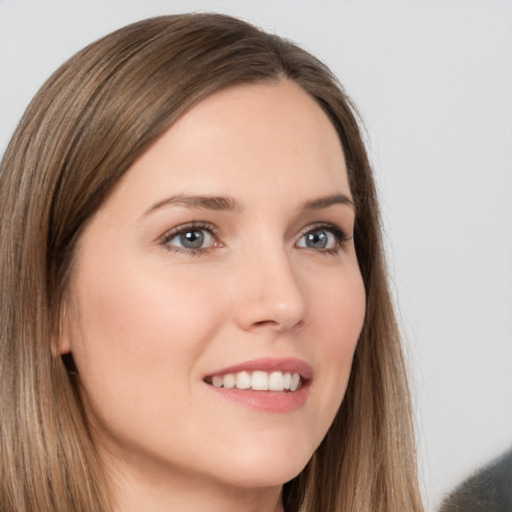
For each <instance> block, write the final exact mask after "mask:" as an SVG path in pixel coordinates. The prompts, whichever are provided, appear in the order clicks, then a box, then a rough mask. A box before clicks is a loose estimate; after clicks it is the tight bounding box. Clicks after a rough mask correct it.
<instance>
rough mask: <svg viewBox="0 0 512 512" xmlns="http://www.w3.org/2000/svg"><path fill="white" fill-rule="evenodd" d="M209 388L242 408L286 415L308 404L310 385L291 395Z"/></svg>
mask: <svg viewBox="0 0 512 512" xmlns="http://www.w3.org/2000/svg"><path fill="white" fill-rule="evenodd" d="M207 385H208V387H209V388H210V389H211V390H212V391H213V392H215V393H218V394H219V395H220V396H222V397H224V398H226V399H227V400H231V401H233V402H235V403H238V404H240V405H242V406H245V407H248V408H250V409H255V410H258V411H266V412H275V413H285V412H292V411H295V410H297V409H299V408H300V407H302V406H303V405H304V404H305V403H306V399H307V397H308V394H309V387H310V383H309V382H308V383H307V384H304V385H302V386H301V387H300V388H299V389H297V391H292V392H289V393H284V392H279V391H252V390H248V389H236V388H233V389H227V388H217V387H215V386H212V385H210V384H207Z"/></svg>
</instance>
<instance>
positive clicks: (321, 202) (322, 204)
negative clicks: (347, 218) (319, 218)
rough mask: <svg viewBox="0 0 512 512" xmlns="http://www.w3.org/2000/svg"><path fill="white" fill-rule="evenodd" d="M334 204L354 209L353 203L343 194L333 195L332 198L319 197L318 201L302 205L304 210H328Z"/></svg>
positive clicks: (314, 200)
mask: <svg viewBox="0 0 512 512" xmlns="http://www.w3.org/2000/svg"><path fill="white" fill-rule="evenodd" d="M334 204H345V205H347V206H350V207H351V208H353V209H354V210H355V208H356V205H355V204H354V201H353V200H352V199H350V197H348V196H346V195H345V194H334V195H332V196H326V197H320V198H318V199H313V200H311V201H307V202H306V203H305V204H304V210H322V209H323V208H328V207H329V206H332V205H334Z"/></svg>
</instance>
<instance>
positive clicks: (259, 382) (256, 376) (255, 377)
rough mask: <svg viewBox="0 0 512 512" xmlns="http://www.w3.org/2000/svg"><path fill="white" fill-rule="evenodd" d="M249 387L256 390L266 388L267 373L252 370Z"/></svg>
mask: <svg viewBox="0 0 512 512" xmlns="http://www.w3.org/2000/svg"><path fill="white" fill-rule="evenodd" d="M251 388H252V389H254V390H256V391H267V390H268V375H267V373H266V372H254V373H253V374H252V377H251Z"/></svg>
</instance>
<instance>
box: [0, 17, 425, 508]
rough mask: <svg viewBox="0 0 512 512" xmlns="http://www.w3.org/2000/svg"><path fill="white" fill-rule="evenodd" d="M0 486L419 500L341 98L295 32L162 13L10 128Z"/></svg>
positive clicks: (386, 311)
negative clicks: (283, 34) (294, 39)
mask: <svg viewBox="0 0 512 512" xmlns="http://www.w3.org/2000/svg"><path fill="white" fill-rule="evenodd" d="M0 187H1V188H0V197H1V198H2V201H1V206H0V208H1V210H0V212H1V217H0V218H1V236H2V247H1V254H2V256H1V265H2V266H1V272H2V280H1V283H2V284H1V287H2V295H1V297H2V308H1V311H2V312H1V315H2V316H1V319H0V325H1V333H2V334H1V353H2V356H1V363H0V365H1V366H0V367H1V381H2V383H1V386H2V388H1V389H2V394H1V400H2V402H1V409H2V415H1V420H0V422H1V442H2V456H1V459H2V462H1V474H0V477H1V478H0V480H1V482H2V483H1V485H2V490H1V492H0V508H1V510H2V511H3V512H7V511H9V512H10V511H14V510H16V511H20V510H27V511H28V510H37V511H50V510H51V511H55V510H58V511H67V512H68V511H72V510H77V511H78V510H113V511H116V510H123V511H129V510H180V511H186V510H210V511H216V510H235V509H237V510H259V511H263V510H272V511H274V510H285V511H287V512H291V511H341V510H343V511H346V510H354V511H356V510H357V511H361V510H372V511H374V510H375V511H393V512H395V511H396V510H415V511H416V510H422V507H421V503H420V498H419V492H418V486H417V477H416V473H415V460H414V443H413V435H412V428H411V411H410V404H409V398H408V389H407V383H406V378H405V371H404V365H403V359H402V355H401V349H400V344H399V339H398V335H397V329H396V324H395V320H394V316H393V311H392V307H391V302H390V297H389V292H388V289H387V284H386V272H385V264H384V261H383V256H382V247H381V238H380V237H381V235H380V225H379V214H378V206H377V202H376V195H375V189H374V184H373V179H372V175H371V170H370V167H369V164H368V159H367V156H366V153H365V148H364V144H363V142H362V138H361V134H360V131H359V128H358V124H357V119H356V116H355V113H354V109H353V107H352V105H351V103H350V101H349V99H348V98H347V96H346V95H345V94H344V92H343V90H342V89H341V88H340V86H339V84H338V83H337V82H336V80H335V79H334V77H333V76H332V75H331V73H330V72H329V70H328V69H326V68H325V66H323V65H322V64H321V63H320V62H318V61H317V60H316V59H315V58H313V57H312V56H311V55H309V54H308V53H307V52H305V51H304V50H302V49H300V48H298V47H296V46H295V45H293V44H291V43H289V42H287V41H284V40H282V39H280V38H278V37H276V36H273V35H269V34H265V33H263V32H261V31H260V30H258V29H256V28H254V27H252V26H250V25H248V24H246V23H244V22H241V21H238V20H235V19H232V18H229V17H226V16H222V15H213V14H199V15H181V16H168V17H161V18H155V19H150V20H146V21H143V22H140V23H136V24H134V25H131V26H128V27H126V28H124V29H121V30H119V31H117V32H114V33H113V34H111V35H109V36H107V37H105V38H104V39H102V40H100V41H98V42H96V43H94V44H92V45H90V46H89V47H87V48H85V49H84V50H83V51H81V52H80V53H78V54H77V55H76V56H74V57H73V58H71V59H70V60H69V61H68V62H67V63H65V64H64V65H63V66H62V67H61V68H60V69H59V70H58V71H57V72H56V73H55V74H54V75H53V76H52V77H51V78H50V79H49V80H48V82H47V83H46V84H45V85H44V86H43V88H42V89H41V91H40V92H39V93H38V94H37V96H36V97H35V98H34V100H33V102H32V103H31V105H30V106H29V108H28V109H27V112H26V113H25V115H24V117H23V119H22V121H21V123H20V125H19V127H18V129H17V131H16V133H15V134H14V136H13V139H12V141H11V143H10V145H9V147H8V148H7V151H6V154H5V157H4V160H3V163H2V167H1V184H0Z"/></svg>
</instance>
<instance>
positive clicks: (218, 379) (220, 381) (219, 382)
mask: <svg viewBox="0 0 512 512" xmlns="http://www.w3.org/2000/svg"><path fill="white" fill-rule="evenodd" d="M212 384H213V385H214V386H215V387H216V388H221V387H222V386H223V385H224V377H223V376H222V375H215V377H212Z"/></svg>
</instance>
